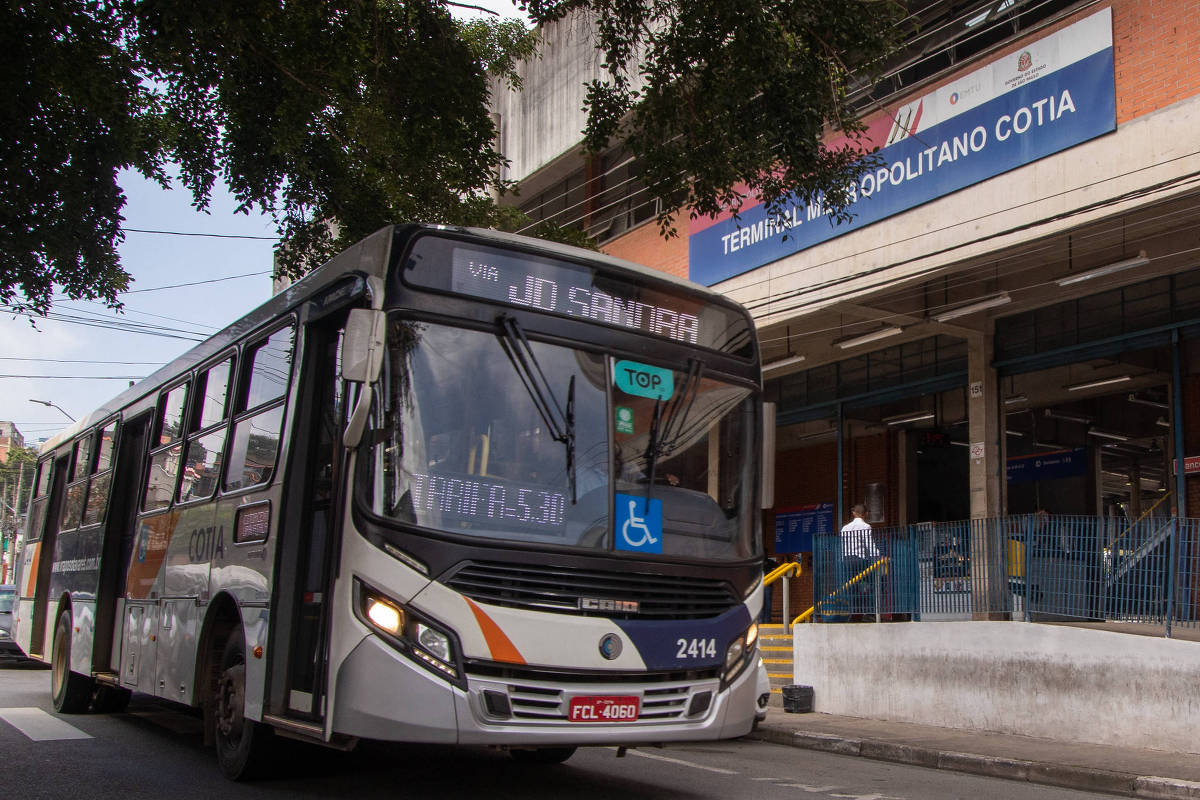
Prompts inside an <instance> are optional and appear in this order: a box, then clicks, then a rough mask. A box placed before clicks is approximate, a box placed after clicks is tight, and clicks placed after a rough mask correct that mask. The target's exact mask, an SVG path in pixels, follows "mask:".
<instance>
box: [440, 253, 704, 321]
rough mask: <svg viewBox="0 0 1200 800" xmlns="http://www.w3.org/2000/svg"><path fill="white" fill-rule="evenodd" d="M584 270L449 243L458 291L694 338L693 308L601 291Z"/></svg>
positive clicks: (519, 304)
mask: <svg viewBox="0 0 1200 800" xmlns="http://www.w3.org/2000/svg"><path fill="white" fill-rule="evenodd" d="M590 272H591V271H590V270H586V269H578V270H577V269H572V268H571V267H569V266H568V265H566V264H561V263H549V262H541V261H533V260H531V259H529V258H527V257H523V256H520V255H517V254H515V253H503V252H499V251H495V250H476V249H471V248H466V247H456V248H455V249H454V261H453V264H452V268H451V273H452V281H453V286H452V288H453V290H454V291H455V292H459V293H461V294H469V295H472V296H475V297H483V298H487V299H488V300H499V301H501V302H503V303H510V304H512V305H515V306H525V307H527V308H536V309H538V310H540V311H548V312H550V313H551V314H565V315H567V316H570V317H586V318H587V319H590V320H592V321H594V322H603V323H605V324H607V325H613V326H615V327H619V328H632V329H634V330H638V331H642V332H644V333H651V334H654V335H656V336H663V337H665V338H668V339H674V340H676V341H680V342H687V343H688V344H698V343H699V336H700V320H699V318H698V317H697V316H696V315H695V314H689V313H686V312H684V311H680V310H676V309H671V308H667V307H664V306H660V305H655V304H654V303H647V302H645V301H643V300H639V299H635V298H632V297H621V296H619V295H617V294H616V293H611V292H605V291H601V290H600V289H598V288H596V286H595V285H594V283H593V281H592V275H591V274H590Z"/></svg>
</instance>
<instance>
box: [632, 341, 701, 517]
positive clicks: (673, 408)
mask: <svg viewBox="0 0 1200 800" xmlns="http://www.w3.org/2000/svg"><path fill="white" fill-rule="evenodd" d="M699 388H700V362H699V361H697V360H696V359H694V358H689V359H688V372H687V377H686V378H684V380H683V386H682V387H681V388H680V390H679V391H678V392H676V393H675V396H674V397H672V398H671V399H670V400H668V401H667V402H666V403H665V404H664V403H663V399H662V398H661V397H659V398H656V399H655V401H654V415H653V416H652V417H651V419H650V435H649V437H648V439H647V441H646V455H645V460H646V477H647V483H646V506H647V508H649V506H650V490H651V487H652V486H654V471H655V469H656V468H657V466H658V459H659V456H668V455H670V454H671V453H672V452H674V450H675V448H676V446H677V445H678V444H679V436H680V434H681V433H682V431H683V421H684V420H685V419H687V415H688V413H689V412H690V411H691V410H692V403H694V402H695V400H696V393H697V390H698V389H699ZM685 405H686V408H685ZM680 409H683V413H680Z"/></svg>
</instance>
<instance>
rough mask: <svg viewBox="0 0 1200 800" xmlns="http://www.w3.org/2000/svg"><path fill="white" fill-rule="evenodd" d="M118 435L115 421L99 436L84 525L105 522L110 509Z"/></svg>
mask: <svg viewBox="0 0 1200 800" xmlns="http://www.w3.org/2000/svg"><path fill="white" fill-rule="evenodd" d="M116 433H117V422H116V420H113V421H112V422H110V423H108V424H107V425H105V426H104V427H103V428H101V429H100V431H99V433H98V434H97V439H96V459H95V463H94V465H93V466H92V478H91V481H90V482H89V484H88V490H87V500H86V501H85V503H84V508H83V524H84V525H97V524H99V523H101V522H103V521H104V512H105V511H106V510H107V508H108V488H109V485H110V484H111V483H112V454H113V439H114V437H115V436H116Z"/></svg>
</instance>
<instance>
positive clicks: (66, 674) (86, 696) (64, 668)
mask: <svg viewBox="0 0 1200 800" xmlns="http://www.w3.org/2000/svg"><path fill="white" fill-rule="evenodd" d="M94 686H95V681H93V679H92V678H90V677H88V676H86V675H80V674H79V673H78V672H72V671H71V611H70V609H66V610H64V611H63V612H62V613H61V614H59V615H58V624H57V625H55V626H54V645H53V650H51V654H50V694H51V697H52V698H53V700H54V710H55V711H58V712H59V713H62V714H82V713H83V712H85V711H87V710H88V706H89V705H91V703H92V689H93V687H94Z"/></svg>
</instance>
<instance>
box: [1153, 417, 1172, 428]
mask: <svg viewBox="0 0 1200 800" xmlns="http://www.w3.org/2000/svg"><path fill="white" fill-rule="evenodd" d="M1154 424H1155V425H1157V426H1158V427H1160V428H1169V427H1171V423H1169V422H1167V418H1166V417H1159V418H1158V419H1156V420H1154Z"/></svg>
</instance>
